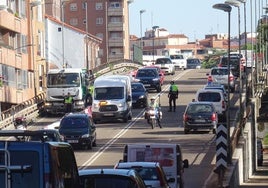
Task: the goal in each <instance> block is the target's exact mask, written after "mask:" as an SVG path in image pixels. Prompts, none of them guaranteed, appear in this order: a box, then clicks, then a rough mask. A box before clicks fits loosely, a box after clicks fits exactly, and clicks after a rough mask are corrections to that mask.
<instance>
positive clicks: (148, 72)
mask: <svg viewBox="0 0 268 188" xmlns="http://www.w3.org/2000/svg"><path fill="white" fill-rule="evenodd" d="M155 76H156V73H155V72H154V71H153V70H150V69H147V70H139V71H138V72H137V77H155Z"/></svg>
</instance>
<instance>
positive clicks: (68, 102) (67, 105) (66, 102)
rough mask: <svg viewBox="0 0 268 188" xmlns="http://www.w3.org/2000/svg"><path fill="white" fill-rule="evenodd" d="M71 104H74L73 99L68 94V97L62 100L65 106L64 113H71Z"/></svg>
mask: <svg viewBox="0 0 268 188" xmlns="http://www.w3.org/2000/svg"><path fill="white" fill-rule="evenodd" d="M73 103H74V100H73V97H72V96H71V94H70V93H69V92H68V95H67V96H66V97H65V99H64V105H65V111H66V113H70V112H72V111H73Z"/></svg>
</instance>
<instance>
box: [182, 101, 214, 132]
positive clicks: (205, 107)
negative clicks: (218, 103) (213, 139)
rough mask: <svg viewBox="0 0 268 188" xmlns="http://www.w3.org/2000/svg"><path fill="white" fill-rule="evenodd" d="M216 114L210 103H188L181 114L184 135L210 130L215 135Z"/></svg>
mask: <svg viewBox="0 0 268 188" xmlns="http://www.w3.org/2000/svg"><path fill="white" fill-rule="evenodd" d="M217 124H218V114H217V111H216V108H215V107H214V105H213V103H212V102H190V103H189V104H188V105H187V107H186V109H185V112H184V114H183V127H184V133H185V134H187V133H189V132H190V130H194V131H196V130H198V129H202V130H204V129H205V130H206V129H209V130H212V131H213V133H214V134H215V133H216V128H217Z"/></svg>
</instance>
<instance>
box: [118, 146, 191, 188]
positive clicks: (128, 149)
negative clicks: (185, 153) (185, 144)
mask: <svg viewBox="0 0 268 188" xmlns="http://www.w3.org/2000/svg"><path fill="white" fill-rule="evenodd" d="M123 161H124V162H159V163H160V164H161V166H162V167H163V169H164V171H165V174H166V176H167V179H172V178H173V179H175V181H174V182H173V183H169V185H170V187H171V188H177V187H179V188H182V187H184V181H183V172H184V168H188V166H189V164H188V163H189V162H188V160H187V159H185V160H183V158H182V152H181V148H180V145H178V144H169V143H167V144H166V143H135V144H127V145H126V146H125V148H124V154H123Z"/></svg>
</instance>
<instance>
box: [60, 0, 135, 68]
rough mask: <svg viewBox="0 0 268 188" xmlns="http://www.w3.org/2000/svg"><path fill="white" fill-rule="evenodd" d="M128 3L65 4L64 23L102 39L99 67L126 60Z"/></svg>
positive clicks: (96, 0)
mask: <svg viewBox="0 0 268 188" xmlns="http://www.w3.org/2000/svg"><path fill="white" fill-rule="evenodd" d="M129 3H130V1H127V0H116V1H115V0H103V1H99V0H91V1H84V0H72V1H70V2H66V3H65V4H66V5H65V7H64V20H65V23H67V24H69V25H71V26H73V27H76V28H79V29H81V30H84V31H86V32H89V33H91V34H92V35H94V36H97V37H98V38H101V39H102V44H101V45H100V50H99V57H100V62H99V64H105V63H108V62H112V61H115V60H120V59H129V57H130V49H129V19H128V16H129V14H128V11H129V10H128V6H129ZM99 64H98V65H99Z"/></svg>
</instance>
